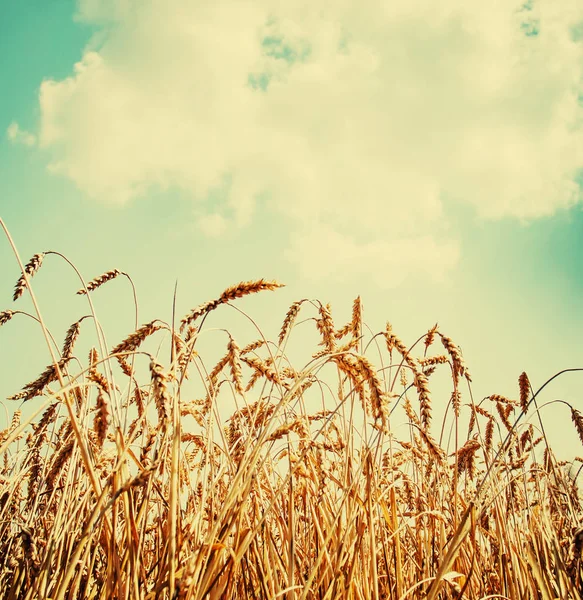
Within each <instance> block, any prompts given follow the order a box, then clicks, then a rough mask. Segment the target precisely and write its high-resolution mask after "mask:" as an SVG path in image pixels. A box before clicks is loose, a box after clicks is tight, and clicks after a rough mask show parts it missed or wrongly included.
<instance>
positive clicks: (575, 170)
mask: <svg viewBox="0 0 583 600" xmlns="http://www.w3.org/2000/svg"><path fill="white" fill-rule="evenodd" d="M79 16H80V18H83V19H86V20H89V21H93V22H100V23H103V32H102V33H101V34H100V37H99V39H97V40H96V41H95V42H94V43H93V44H92V45H91V47H90V48H88V49H87V50H86V52H85V53H84V55H83V58H82V59H81V61H80V62H79V63H78V64H77V65H75V68H74V72H73V74H72V75H71V76H70V77H69V78H67V79H64V80H61V81H52V80H47V81H44V82H43V84H42V86H41V90H40V108H41V125H40V129H39V132H38V137H39V145H40V146H41V147H42V148H44V149H45V150H46V151H47V152H48V153H49V156H50V168H51V169H52V170H53V171H55V172H57V173H61V174H62V175H64V176H66V177H68V178H70V179H71V180H72V181H74V182H75V183H76V185H77V186H78V187H79V188H80V189H81V190H82V191H84V192H85V193H87V194H89V195H90V196H93V197H95V198H98V199H100V200H102V201H108V202H116V203H124V202H127V201H129V200H131V199H138V200H139V197H140V196H141V195H143V194H145V193H147V192H149V191H152V190H156V189H166V188H171V187H177V188H180V189H183V190H186V191H187V192H188V193H189V194H191V196H192V197H193V198H194V199H196V200H197V201H199V202H206V203H207V204H208V206H207V209H208V210H207V212H210V213H212V214H211V216H208V217H205V218H203V219H201V222H200V226H201V229H202V230H203V231H205V232H207V233H208V234H209V235H220V234H221V233H222V232H223V231H224V230H225V228H226V227H233V226H235V227H242V226H246V225H248V224H249V223H250V222H251V221H252V219H253V214H254V211H255V210H256V204H257V199H258V197H260V196H261V197H262V198H265V199H266V200H265V201H266V202H269V203H270V210H273V211H275V212H276V213H279V214H280V215H281V217H282V218H283V219H286V220H287V222H289V223H290V229H291V231H292V232H293V236H292V237H291V239H290V242H289V251H288V255H289V256H290V257H291V259H292V260H293V261H295V262H296V263H297V264H298V267H299V269H300V270H302V271H303V272H306V273H309V272H310V270H311V269H313V268H314V265H315V261H314V260H313V258H312V257H313V256H314V255H316V253H318V255H319V256H325V257H326V259H325V260H326V264H327V267H326V268H327V270H328V271H329V273H330V274H331V275H334V273H339V272H340V270H339V269H344V271H343V272H344V273H346V269H347V268H351V269H353V270H355V271H357V270H358V271H360V272H363V266H362V265H364V264H368V265H371V264H374V265H376V267H377V268H376V269H374V268H372V269H371V272H378V271H379V270H382V269H383V268H385V267H388V266H390V267H391V269H392V271H391V272H392V273H394V274H395V275H394V277H392V278H390V279H391V281H397V282H398V281H399V280H401V279H402V277H404V276H406V274H407V273H409V272H411V271H416V272H424V271H425V270H426V269H427V268H428V265H429V266H430V268H431V272H432V273H434V274H435V276H438V277H439V276H442V275H443V274H444V273H446V272H447V270H448V269H450V268H452V267H453V266H454V265H455V262H456V257H457V256H458V253H459V248H458V247H457V244H456V242H455V239H454V235H455V233H452V232H449V230H448V225H447V217H448V214H447V212H448V210H447V209H448V205H447V201H446V200H445V199H455V201H456V202H458V203H466V204H468V205H471V206H472V207H473V208H474V209H475V210H476V211H477V213H478V214H479V215H480V216H482V217H484V218H500V217H516V218H521V219H532V218H537V217H540V216H545V215H550V214H553V213H554V212H556V211H557V210H560V209H563V208H568V207H570V206H573V205H574V204H575V203H577V202H579V201H580V200H581V189H580V187H579V186H578V185H577V183H576V181H577V177H578V176H579V175H580V173H581V169H582V168H583V142H582V140H583V136H582V131H581V127H582V124H583V108H582V101H581V98H582V97H583V83H582V80H583V79H582V76H583V5H582V4H580V3H579V2H578V1H577V0H556V1H555V2H553V3H549V2H546V3H542V2H540V3H539V2H538V1H537V0H531V1H530V2H527V3H526V4H525V3H524V2H523V0H520V1H517V2H513V1H507V0H506V1H504V2H502V1H497V2H496V1H495V2H491V3H480V2H468V1H467V0H444V1H443V2H431V1H429V0H411V1H409V2H404V1H403V2H381V0H365V1H364V2H361V3H358V5H357V4H356V3H354V2H349V1H348V0H335V2H333V3H325V2H317V1H316V2H313V1H312V2H305V1H302V0H286V1H285V2H283V0H277V1H273V0H271V1H269V2H267V0H254V1H244V0H225V1H223V2H214V3H197V2H190V3H184V2H181V1H179V0H164V1H162V0H153V1H152V2H149V3H146V4H144V3H138V2H135V1H132V0H124V1H123V2H121V1H116V2H113V1H112V0H108V1H106V0H81V1H80V4H79ZM225 181H227V182H228V184H227V185H226V184H225ZM225 187H226V189H225ZM217 190H221V193H222V194H223V195H224V198H225V201H224V202H222V203H221V207H220V211H224V212H220V211H219V212H217V208H216V207H213V206H212V199H213V198H215V197H216V195H217ZM444 234H445V237H444ZM448 236H450V237H451V239H448ZM427 256H431V257H432V258H431V260H428V259H427ZM423 257H424V258H423ZM317 268H318V269H320V268H321V265H318V267H317ZM384 285H392V284H391V283H390V282H387V281H385V282H384Z"/></svg>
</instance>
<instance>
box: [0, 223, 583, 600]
mask: <svg viewBox="0 0 583 600" xmlns="http://www.w3.org/2000/svg"><path fill="white" fill-rule="evenodd" d="M7 235H8V233H7ZM8 239H9V240H10V236H9V235H8ZM10 241H11V240H10ZM15 252H16V250H15ZM46 254H55V255H56V256H55V258H57V257H58V256H60V255H58V254H57V253H45V254H37V255H35V257H33V259H31V261H29V263H28V264H26V265H24V264H22V263H20V266H21V271H22V275H21V277H20V279H19V280H18V283H17V285H16V291H15V299H18V297H19V296H20V295H22V294H23V293H29V294H31V296H32V300H33V305H34V306H35V310H36V311H37V314H36V315H28V316H27V315H26V314H25V313H21V312H20V311H18V310H5V311H3V312H0V325H2V326H9V327H13V326H17V323H16V321H17V319H23V318H35V319H37V321H38V323H39V326H40V327H41V328H42V329H43V332H44V334H45V336H46V339H47V344H48V348H49V351H50V355H51V362H50V364H49V366H47V367H46V368H45V369H44V370H43V371H42V373H41V374H40V375H39V376H38V378H36V379H35V380H34V381H32V382H30V383H28V384H26V385H25V386H24V387H23V388H22V390H21V391H20V392H17V393H16V394H15V395H14V396H13V401H14V403H15V404H14V407H15V410H14V417H13V420H12V424H11V425H10V426H9V427H8V428H7V429H6V430H4V431H2V432H0V455H1V456H0V459H1V460H0V464H1V473H0V590H2V593H3V597H5V598H11V599H12V598H14V599H17V598H18V599H32V598H51V599H52V600H64V599H69V598H120V599H121V598H124V599H125V598H128V599H129V598H132V599H134V598H135V599H138V598H139V599H146V598H188V599H203V598H211V599H214V598H233V599H235V598H273V599H275V598H282V599H292V598H293V599H296V600H304V599H316V598H317V599H327V598H329V599H336V598H354V599H361V598H362V599H369V598H374V599H377V598H378V599H380V598H390V599H395V600H398V599H403V600H404V599H408V598H429V599H430V600H433V599H437V598H442V599H445V598H448V599H449V598H452V599H453V598H466V599H470V598H476V599H477V598H482V599H486V598H511V599H515V598H516V599H521V598H525V599H526V598H533V599H538V598H540V599H543V600H550V599H554V598H561V599H563V598H573V599H578V598H580V597H581V565H580V555H581V549H582V546H583V530H580V529H579V527H580V515H581V504H580V496H579V493H578V490H577V485H576V477H574V476H573V475H572V469H571V470H570V469H569V467H571V466H572V465H570V464H565V463H562V462H559V461H557V459H556V458H555V455H554V453H553V451H552V449H551V448H550V447H549V445H548V444H547V442H546V438H545V435H544V426H543V423H542V421H541V420H539V413H538V410H537V400H538V397H537V396H538V393H534V391H533V390H532V389H531V386H530V383H529V380H528V377H527V376H526V374H524V373H523V374H522V375H520V378H519V382H518V384H517V397H516V399H510V398H506V397H503V396H500V395H492V396H489V397H487V398H483V399H481V400H480V401H476V400H474V399H473V397H472V394H471V376H470V373H469V371H468V368H467V366H466V364H465V362H464V359H463V356H462V354H461V352H460V350H459V348H458V346H457V345H456V344H455V343H454V341H453V340H451V339H450V338H449V337H447V335H446V334H445V333H444V332H441V331H440V330H439V329H438V327H437V326H435V327H432V328H431V329H429V331H428V332H427V333H425V334H424V335H422V336H421V337H420V338H419V339H418V340H417V341H416V342H415V343H413V344H410V345H409V344H406V343H404V342H403V341H402V340H401V339H400V338H399V337H398V336H397V334H396V333H395V332H393V330H392V328H391V327H390V325H387V326H386V328H385V329H383V330H382V331H380V332H378V333H376V334H367V333H366V332H367V331H368V330H367V328H366V326H365V324H364V322H363V315H362V306H361V302H360V298H357V299H356V300H355V301H354V303H353V310H352V317H351V319H350V321H349V322H348V323H346V324H343V325H342V326H340V327H338V326H337V325H336V324H335V323H334V320H333V315H332V312H331V309H330V307H329V306H327V305H324V304H321V303H320V302H317V301H307V300H302V301H299V302H296V303H294V304H293V305H292V306H291V307H290V309H289V311H288V312H287V314H286V315H285V317H284V319H283V325H282V328H281V331H280V334H279V336H278V339H277V340H275V341H270V340H267V339H266V338H265V337H263V335H262V333H261V331H260V330H259V331H258V334H257V336H256V337H255V338H253V339H248V340H236V339H235V338H234V337H233V335H232V334H231V333H230V332H229V331H222V332H221V331H218V332H216V333H217V335H219V334H220V335H222V336H224V339H225V343H224V350H223V356H222V358H221V359H220V360H219V361H218V362H216V364H215V363H214V361H213V363H211V364H208V363H207V361H206V360H205V356H204V354H203V352H202V349H201V348H202V346H201V340H202V338H203V334H205V332H208V326H207V325H206V323H207V319H208V317H209V315H210V314H211V312H213V311H215V310H216V311H217V315H213V319H214V320H215V321H216V320H217V319H218V317H219V315H218V312H219V311H221V310H224V307H223V305H227V304H230V305H231V306H235V305H236V301H237V299H238V298H241V297H243V296H246V295H249V294H253V293H258V292H264V291H271V290H275V289H276V288H277V287H279V285H280V284H278V283H276V282H271V281H265V280H259V281H254V282H243V283H240V284H238V285H236V286H233V287H231V288H228V289H227V290H225V291H224V292H223V293H222V294H221V295H220V296H219V297H218V298H217V299H216V300H212V301H209V302H206V303H204V304H201V305H199V306H197V307H195V308H194V309H192V310H191V311H190V312H189V313H188V314H187V315H185V316H184V318H183V319H182V320H181V321H180V322H179V324H177V327H174V326H173V324H171V323H170V324H168V323H165V322H164V321H161V320H155V321H151V322H149V323H146V324H144V325H142V326H136V327H134V330H133V331H132V333H131V334H130V335H128V336H127V337H126V338H125V339H123V340H120V341H119V342H118V343H116V344H115V345H114V346H113V347H112V348H107V347H106V346H105V338H104V336H103V332H102V331H101V329H100V326H99V321H98V320H97V316H96V314H95V311H94V309H93V305H92V302H91V296H92V294H94V293H100V294H106V293H107V292H108V290H107V289H102V290H100V291H99V292H97V290H98V289H99V288H100V287H102V286H105V285H106V284H107V282H108V281H111V280H112V279H115V278H116V277H119V276H122V277H126V278H127V279H128V281H129V282H130V283H131V279H130V278H129V276H127V275H126V274H124V273H121V272H119V271H117V270H112V271H108V272H107V273H105V274H103V275H102V276H100V277H97V278H96V279H94V280H93V281H91V282H89V283H87V282H85V281H83V280H82V279H81V284H80V289H79V293H81V294H84V295H85V296H86V297H87V299H88V303H89V304H88V310H89V316H88V317H83V318H81V319H77V320H75V321H74V323H73V324H72V325H71V327H70V328H69V329H68V331H66V332H64V334H63V337H64V341H63V342H62V344H58V343H56V342H55V341H54V338H53V336H52V333H51V332H50V331H49V330H48V329H47V328H46V326H45V322H44V320H43V318H42V316H41V312H40V308H39V305H38V304H37V302H36V299H35V297H34V294H33V286H32V284H31V281H32V279H33V277H34V276H35V274H36V273H37V271H38V270H39V269H40V268H43V269H46V268H49V267H47V266H46V264H44V263H43V259H44V258H46ZM16 256H17V257H18V254H17V253H16ZM63 258H64V257H63ZM18 260H20V259H18ZM240 318H241V319H244V320H245V319H250V318H249V317H247V316H246V315H245V314H244V313H242V312H241V313H240ZM91 322H93V325H94V326H95V327H94V328H91V327H89V325H90V324H91ZM308 329H311V330H313V331H314V332H315V333H316V334H317V336H318V338H319V344H318V345H316V346H315V347H314V348H312V349H311V350H308V351H307V354H306V359H305V361H304V363H302V364H300V365H299V366H297V365H294V364H292V362H291V359H290V355H291V354H292V353H293V352H291V351H288V349H289V348H291V347H292V345H293V340H294V338H296V337H297V338H299V339H300V340H302V341H301V343H300V344H299V346H300V349H301V350H302V351H303V352H304V353H306V349H305V348H304V347H303V344H304V340H305V339H306V331H307V330H308ZM0 334H1V331H0ZM80 339H85V341H86V342H87V340H93V341H92V346H91V349H90V351H89V352H88V356H85V357H83V356H78V355H77V353H76V348H77V347H78V346H79V340H80ZM90 343H91V342H90ZM86 354H87V353H86ZM439 371H441V372H442V374H447V378H448V380H449V381H450V384H449V391H448V393H447V396H446V398H445V401H444V399H443V397H441V398H440V399H439V405H440V407H441V408H440V410H438V409H437V407H436V406H434V399H433V398H432V392H431V385H430V383H431V381H432V378H435V376H436V375H434V374H435V373H438V372H439ZM23 402H25V403H26V404H25V405H24V406H23V404H22V403H23ZM31 406H32V407H33V408H30V407H31ZM20 408H22V409H23V410H24V408H26V411H24V412H26V413H27V414H28V417H27V418H26V419H22V421H23V422H21V412H20ZM434 409H435V410H434ZM571 416H572V419H573V424H574V426H575V427H576V429H577V432H578V433H579V435H580V437H581V438H582V440H583V417H582V416H581V414H580V413H579V412H578V411H577V410H575V409H574V408H571ZM403 422H404V423H405V425H403ZM577 460H579V459H577Z"/></svg>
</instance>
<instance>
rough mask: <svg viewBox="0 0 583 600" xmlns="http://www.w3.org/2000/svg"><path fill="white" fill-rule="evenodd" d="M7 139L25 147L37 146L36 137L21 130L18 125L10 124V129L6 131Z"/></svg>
mask: <svg viewBox="0 0 583 600" xmlns="http://www.w3.org/2000/svg"><path fill="white" fill-rule="evenodd" d="M6 137H7V138H8V139H9V140H10V141H11V142H13V143H15V144H22V145H23V146H29V147H31V146H34V145H35V144H36V137H35V136H34V135H33V134H32V133H29V132H28V131H24V130H23V129H20V126H19V125H18V123H14V122H13V123H10V125H9V126H8V129H7V130H6Z"/></svg>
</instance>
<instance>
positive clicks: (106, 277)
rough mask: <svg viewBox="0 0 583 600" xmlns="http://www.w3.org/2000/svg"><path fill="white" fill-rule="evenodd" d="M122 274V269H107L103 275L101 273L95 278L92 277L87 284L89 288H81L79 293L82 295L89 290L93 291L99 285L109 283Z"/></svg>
mask: <svg viewBox="0 0 583 600" xmlns="http://www.w3.org/2000/svg"><path fill="white" fill-rule="evenodd" d="M121 274H122V273H121V271H119V270H118V269H112V270H111V271H106V272H105V273H103V275H99V276H98V277H96V278H95V279H92V280H91V281H90V282H89V283H88V284H87V289H85V288H84V287H83V288H81V289H80V290H78V291H77V295H79V296H82V295H84V294H87V292H92V291H93V290H96V289H97V288H98V287H101V286H102V285H103V284H104V283H107V282H108V281H111V280H112V279H115V278H116V277H117V276H118V275H121Z"/></svg>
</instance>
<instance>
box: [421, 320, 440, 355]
mask: <svg viewBox="0 0 583 600" xmlns="http://www.w3.org/2000/svg"><path fill="white" fill-rule="evenodd" d="M436 333H437V323H436V324H435V325H434V326H433V327H432V328H431V329H430V330H429V331H428V332H427V333H426V334H425V341H424V343H425V351H426V352H427V349H428V348H429V346H431V344H433V341H434V340H435V334H436Z"/></svg>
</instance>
